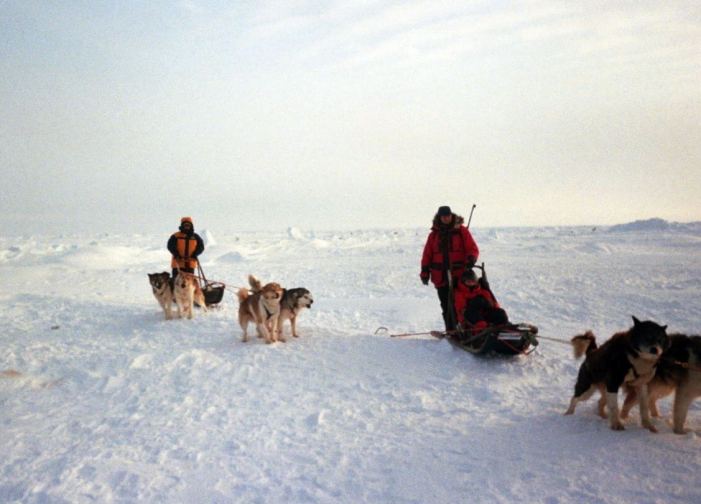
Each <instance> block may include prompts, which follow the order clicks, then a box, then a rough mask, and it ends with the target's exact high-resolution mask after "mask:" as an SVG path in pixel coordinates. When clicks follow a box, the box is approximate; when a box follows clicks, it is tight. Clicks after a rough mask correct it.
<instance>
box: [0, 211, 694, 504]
mask: <svg viewBox="0 0 701 504" xmlns="http://www.w3.org/2000/svg"><path fill="white" fill-rule="evenodd" d="M212 233H213V234H216V237H217V239H216V247H210V248H208V250H207V251H206V252H205V254H204V255H203V267H204V270H205V272H206V273H207V276H208V277H210V278H211V279H213V280H222V281H224V282H226V283H227V284H228V285H229V289H228V293H227V294H226V296H225V299H224V301H223V302H222V304H221V305H219V307H218V309H215V310H212V311H210V312H209V313H206V314H205V313H202V312H198V313H196V318H195V319H194V320H192V321H188V320H173V321H165V320H164V319H163V315H162V312H161V310H160V308H159V307H158V305H157V303H156V301H155V299H154V298H153V296H152V295H151V291H150V288H149V285H148V281H147V277H146V273H149V272H158V271H168V270H169V269H170V268H169V258H168V255H167V253H166V252H165V241H166V240H167V235H164V236H145V235H130V236H126V235H124V236H118V235H104V234H103V235H99V236H83V235H63V236H56V237H50V236H23V237H7V236H6V237H2V238H0V273H1V274H2V279H3V280H2V282H3V288H2V290H1V291H0V307H2V319H3V322H4V330H3V331H2V333H0V342H1V345H0V372H2V371H8V370H16V371H18V372H20V373H22V374H21V375H20V376H16V377H11V376H4V377H2V378H0V426H1V427H0V429H1V430H0V453H2V458H1V459H0V502H3V503H7V502H23V503H24V502H27V503H35V502H36V503H39V502H41V503H62V502H71V503H76V502H78V503H81V502H164V503H166V502H167V503H173V502H176V503H177V502H182V503H225V502H260V503H314V502H320V503H332V502H333V503H336V502H342V503H357V502H373V503H378V502H382V503H389V502H391V503H395V502H396V503H454V502H543V503H548V504H555V503H565V502H577V503H581V502H584V503H587V502H591V503H594V502H613V503H631V502H636V503H640V502H660V503H662V502H664V503H673V502H680V503H681V502H684V503H689V502H701V487H699V485H698V482H699V480H698V475H699V463H700V462H701V455H699V453H700V450H699V449H700V448H701V444H700V443H701V442H700V441H699V437H698V432H699V431H701V415H700V409H701V408H700V407H699V404H698V403H697V404H695V405H693V406H692V409H691V411H690V413H689V419H688V421H687V426H688V427H690V428H691V429H693V430H695V431H696V433H695V432H691V433H689V434H687V435H683V436H678V435H675V434H673V433H672V429H671V426H670V425H669V423H668V419H669V415H670V401H669V399H667V400H664V401H663V402H662V403H661V410H662V413H663V414H664V416H665V418H664V419H659V420H657V421H656V422H657V425H658V427H659V429H660V433H659V434H656V435H655V434H651V433H650V432H648V431H647V430H644V429H642V428H641V427H640V426H639V417H638V414H637V410H634V412H633V414H632V418H631V419H630V420H629V421H628V423H627V429H626V431H624V432H613V431H611V430H610V429H609V428H608V426H607V423H606V422H605V421H603V420H601V419H600V418H598V417H597V416H596V414H595V411H594V409H595V404H594V403H595V401H593V400H591V401H589V402H588V403H585V404H583V405H580V407H579V408H578V410H577V412H576V414H575V415H574V416H571V417H564V416H563V415H562V413H563V412H564V411H565V409H566V406H567V403H568V401H569V398H570V396H571V393H572V388H573V385H574V380H575V377H576V373H577V369H578V367H579V362H576V361H575V360H574V359H573V358H572V356H571V350H570V348H569V346H567V345H564V344H559V343H556V342H551V341H545V340H543V341H542V342H541V345H540V346H539V348H538V350H537V351H536V352H535V353H534V354H532V355H531V356H529V357H517V358H512V359H503V358H479V357H475V356H473V355H470V354H467V353H465V352H462V351H460V350H455V349H454V348H453V347H452V346H450V345H449V344H448V343H447V342H445V341H439V340H435V339H432V338H431V337H429V336H417V337H414V338H390V337H388V336H387V335H386V334H377V335H376V334H374V333H375V329H376V328H377V327H379V326H386V327H388V328H389V331H390V332H392V333H397V332H405V331H426V330H429V329H432V328H439V327H440V314H439V308H438V300H437V297H436V293H435V290H434V289H433V288H432V287H424V286H423V285H421V283H420V282H419V278H418V273H419V257H420V254H421V250H422V247H423V243H424V240H425V238H426V234H427V229H418V230H417V229H412V230H406V229H397V230H361V231H355V232H327V233H321V232H316V233H310V232H302V231H301V230H299V229H296V228H291V229H289V230H287V232H280V233H274V232H269V233H240V234H236V235H229V236H226V235H224V234H222V233H220V232H218V231H217V230H212ZM207 234H208V235H209V236H208V239H209V240H211V241H210V243H213V242H214V241H213V238H212V237H213V234H212V235H210V234H209V233H207ZM475 237H476V240H477V242H478V243H479V245H480V248H481V251H482V256H481V260H484V261H486V264H487V269H488V273H489V277H490V281H491V284H492V287H493V288H494V290H495V293H496V294H497V297H498V298H499V300H500V302H501V304H502V305H503V306H504V307H505V308H506V309H507V310H508V312H509V313H510V316H511V318H512V320H514V321H528V322H532V323H535V324H536V325H538V326H539V327H540V329H541V334H542V335H544V336H548V337H552V338H559V339H567V338H569V337H570V336H572V335H573V334H575V333H577V332H581V331H583V330H585V329H588V328H591V329H593V330H594V331H595V332H596V333H597V335H598V336H599V338H600V339H604V338H606V337H608V336H609V335H610V334H611V333H612V332H614V331H617V330H620V329H624V328H627V327H628V326H629V325H630V323H631V319H630V316H631V315H636V316H638V317H639V318H644V319H653V320H656V321H658V322H661V323H665V324H669V330H670V332H674V331H682V332H687V333H697V334H698V332H699V331H700V330H701V302H700V300H701V282H699V278H701V229H699V227H698V226H687V227H679V226H662V227H660V226H657V227H656V228H655V229H654V231H650V230H649V229H647V226H642V229H640V226H638V225H631V226H628V229H627V230H626V232H625V233H619V232H611V230H610V229H608V228H590V227H589V228H586V227H573V228H566V227H565V228H542V229H535V228H528V229H525V228H524V229H514V228H504V229H486V230H482V229H477V230H476V231H475ZM249 273H253V274H256V275H257V276H258V277H259V278H261V279H263V280H265V281H270V280H275V281H278V282H280V283H281V284H283V285H284V286H287V287H298V286H304V287H307V288H309V289H310V290H311V291H312V293H313V294H314V298H315V304H314V307H313V309H312V310H310V311H305V312H304V313H303V314H302V316H301V318H300V321H299V324H298V328H299V331H300V333H301V337H300V338H299V339H297V340H294V341H289V342H288V343H285V344H284V343H277V344H274V345H265V344H263V343H262V342H261V340H258V339H254V340H253V341H251V342H249V343H246V344H244V343H241V341H240V337H241V331H240V328H239V327H238V324H237V323H236V321H235V317H236V302H235V298H234V296H233V295H232V293H233V291H234V290H235V287H236V286H238V285H243V284H244V283H245V279H246V276H247V275H248V274H249ZM287 330H288V331H289V327H288V328H287Z"/></svg>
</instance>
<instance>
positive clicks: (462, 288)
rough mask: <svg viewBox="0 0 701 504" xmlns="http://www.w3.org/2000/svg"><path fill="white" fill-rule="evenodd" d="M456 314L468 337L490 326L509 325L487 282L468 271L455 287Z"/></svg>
mask: <svg viewBox="0 0 701 504" xmlns="http://www.w3.org/2000/svg"><path fill="white" fill-rule="evenodd" d="M454 296H455V313H456V314H457V316H458V323H459V327H460V328H462V330H463V331H464V332H465V335H466V336H467V337H469V336H471V335H473V334H477V333H479V332H480V331H482V330H484V329H486V328H487V327H489V326H490V325H501V324H508V323H509V317H508V316H507V315H506V312H505V311H504V310H503V309H502V308H501V307H500V306H499V303H497V300H496V299H495V298H494V295H493V294H492V291H491V290H489V285H488V284H487V283H486V281H484V280H483V279H482V280H479V279H478V278H477V275H476V274H475V271H474V270H472V269H467V270H465V272H464V273H463V275H462V277H461V279H460V282H458V284H457V285H456V287H455V292H454Z"/></svg>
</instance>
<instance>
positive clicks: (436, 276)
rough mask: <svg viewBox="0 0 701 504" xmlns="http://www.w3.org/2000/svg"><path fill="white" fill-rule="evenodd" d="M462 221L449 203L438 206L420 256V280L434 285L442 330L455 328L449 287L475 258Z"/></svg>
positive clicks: (472, 243)
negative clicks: (442, 322) (442, 324)
mask: <svg viewBox="0 0 701 504" xmlns="http://www.w3.org/2000/svg"><path fill="white" fill-rule="evenodd" d="M463 222H465V219H463V218H462V217H461V216H459V215H455V214H454V213H453V212H452V211H451V210H450V207H449V206H442V207H440V208H439V209H438V212H437V213H436V215H435V216H434V217H433V226H432V227H431V232H430V233H429V235H428V238H427V240H426V245H425V246H424V253H423V256H422V257H421V274H420V276H421V281H422V282H423V284H424V285H428V280H429V278H430V280H431V282H433V285H434V286H435V287H436V290H437V291H438V299H439V300H440V302H441V311H442V313H443V321H444V322H445V329H446V331H452V330H453V329H455V324H456V318H455V313H454V309H453V300H452V299H451V290H452V289H451V286H452V285H454V283H457V282H458V281H459V280H460V277H461V276H462V273H463V271H465V268H472V267H473V266H474V265H475V262H476V261H477V258H478V257H479V249H478V248H477V244H476V243H475V240H474V239H473V238H472V235H471V234H470V231H469V230H468V229H467V228H466V227H465V226H464V225H463Z"/></svg>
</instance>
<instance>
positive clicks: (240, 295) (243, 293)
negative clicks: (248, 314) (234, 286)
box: [236, 288, 249, 303]
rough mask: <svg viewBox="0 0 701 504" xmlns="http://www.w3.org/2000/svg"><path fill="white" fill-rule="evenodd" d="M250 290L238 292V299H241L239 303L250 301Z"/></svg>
mask: <svg viewBox="0 0 701 504" xmlns="http://www.w3.org/2000/svg"><path fill="white" fill-rule="evenodd" d="M248 295H249V293H248V289H243V288H241V289H239V290H238V291H236V297H237V298H239V303H243V302H244V301H245V300H246V299H248Z"/></svg>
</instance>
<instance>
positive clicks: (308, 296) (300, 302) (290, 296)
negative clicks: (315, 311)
mask: <svg viewBox="0 0 701 504" xmlns="http://www.w3.org/2000/svg"><path fill="white" fill-rule="evenodd" d="M313 303H314V298H313V297H312V293H311V292H309V290H308V289H305V288H304V287H296V288H294V289H284V290H283V292H282V299H281V300H280V315H279V317H278V331H279V335H280V336H279V337H280V340H281V341H285V338H284V325H285V320H289V321H290V327H291V328H292V336H293V337H294V338H298V337H299V334H297V316H298V315H299V314H300V312H301V311H302V310H303V309H304V308H309V309H311V307H312V304H313Z"/></svg>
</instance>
